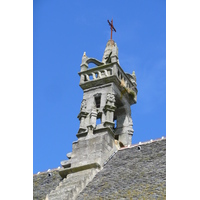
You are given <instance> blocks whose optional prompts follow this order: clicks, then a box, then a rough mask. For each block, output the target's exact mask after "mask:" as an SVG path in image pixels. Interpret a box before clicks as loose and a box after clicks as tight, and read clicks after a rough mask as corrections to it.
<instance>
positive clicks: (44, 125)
mask: <svg viewBox="0 0 200 200" xmlns="http://www.w3.org/2000/svg"><path fill="white" fill-rule="evenodd" d="M112 18H113V23H114V26H115V28H116V30H117V32H116V33H115V32H114V33H113V40H114V41H115V42H116V43H117V45H118V48H119V55H118V56H119V62H120V65H121V67H122V68H123V69H124V71H125V72H127V73H132V71H133V70H134V71H135V74H136V78H137V88H138V98H137V104H135V105H132V107H131V110H132V118H133V129H134V134H133V139H132V143H133V144H135V143H138V142H140V141H147V140H150V139H157V138H161V137H162V136H166V1H165V0H152V1H149V0H140V1H136V0H129V1H123V3H122V1H88V0H85V1H64V0H56V1H53V0H48V1H47V0H43V1H40V0H34V1H33V173H34V174H35V173H37V172H38V171H40V172H42V171H46V170H48V169H52V168H57V167H58V166H60V162H61V161H62V160H65V159H67V157H66V154H67V153H69V152H71V151H72V142H73V141H76V140H77V138H76V134H77V131H78V128H79V120H78V118H77V115H78V113H79V110H80V104H81V101H82V97H83V91H82V89H81V88H80V87H79V80H80V79H79V75H78V72H79V71H80V64H81V59H82V55H83V52H84V51H85V52H86V54H87V56H89V57H93V58H96V59H98V60H101V59H102V56H103V52H104V49H105V46H106V43H107V41H108V40H109V39H110V28H109V25H108V23H107V20H111V19H112Z"/></svg>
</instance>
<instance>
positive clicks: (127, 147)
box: [119, 136, 166, 151]
mask: <svg viewBox="0 0 200 200" xmlns="http://www.w3.org/2000/svg"><path fill="white" fill-rule="evenodd" d="M161 140H166V137H164V136H162V137H161V138H157V139H154V140H153V139H150V140H148V141H145V142H139V143H137V144H133V145H128V146H125V147H121V148H120V149H119V151H121V150H124V149H130V148H133V147H137V146H139V145H144V144H149V143H152V142H157V141H161Z"/></svg>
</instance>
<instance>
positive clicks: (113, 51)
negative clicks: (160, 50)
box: [46, 39, 137, 200]
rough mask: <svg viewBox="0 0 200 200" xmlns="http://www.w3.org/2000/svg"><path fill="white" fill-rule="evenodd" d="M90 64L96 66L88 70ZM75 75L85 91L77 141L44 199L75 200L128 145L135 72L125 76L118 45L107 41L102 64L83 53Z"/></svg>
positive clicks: (131, 131)
mask: <svg viewBox="0 0 200 200" xmlns="http://www.w3.org/2000/svg"><path fill="white" fill-rule="evenodd" d="M89 63H94V64H96V66H95V67H94V68H88V64H89ZM78 74H79V76H80V83H79V85H80V87H81V88H82V89H83V92H84V93H83V99H82V102H81V106H80V112H79V114H78V119H79V120H80V127H79V129H78V131H77V134H76V136H77V138H78V140H77V141H75V142H73V144H72V152H70V153H68V154H67V157H68V158H69V159H68V160H64V161H62V162H61V165H62V168H61V169H60V170H59V174H60V176H61V177H62V178H63V181H62V182H61V183H60V184H59V186H57V188H56V189H55V190H53V191H51V193H50V194H48V195H47V196H46V200H56V199H72V200H73V199H76V197H77V195H78V194H79V193H80V192H81V191H82V190H83V188H84V187H85V186H86V185H87V184H88V183H89V182H90V181H91V180H92V179H93V177H94V176H95V175H96V174H97V173H98V171H99V170H101V169H102V168H103V166H104V164H105V163H106V162H107V161H108V160H109V159H110V157H112V155H113V154H114V153H116V151H117V150H118V149H119V148H120V147H122V146H128V145H131V140H132V135H133V128H132V126H133V123H132V118H131V108H130V106H131V105H132V104H135V103H136V101H137V88H136V86H137V84H136V77H135V73H134V72H133V74H128V73H125V72H124V71H123V69H122V68H121V67H120V65H119V60H118V47H117V44H116V43H115V42H114V41H113V40H112V39H111V40H109V41H108V42H107V44H106V48H105V51H104V55H103V59H102V61H98V60H97V59H95V58H90V57H87V56H86V53H85V52H84V54H83V57H82V63H81V71H80V72H79V73H78Z"/></svg>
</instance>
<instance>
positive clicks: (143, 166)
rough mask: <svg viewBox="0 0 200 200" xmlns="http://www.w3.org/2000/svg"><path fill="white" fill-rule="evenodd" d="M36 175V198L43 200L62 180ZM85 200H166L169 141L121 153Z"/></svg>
mask: <svg viewBox="0 0 200 200" xmlns="http://www.w3.org/2000/svg"><path fill="white" fill-rule="evenodd" d="M48 173H49V172H46V173H41V174H39V175H34V180H33V181H34V192H33V194H34V197H33V199H35V200H36V199H43V198H45V196H46V194H47V193H49V192H50V191H51V190H52V189H55V187H56V186H57V185H58V184H59V182H60V181H62V179H61V178H60V177H59V174H58V170H54V171H52V176H48ZM84 199H87V200H88V199H89V200H90V199H93V200H95V199H121V200H122V199H149V200H151V199H166V139H165V138H163V139H158V140H156V141H149V142H146V143H142V144H137V145H134V146H131V147H129V148H122V149H120V150H119V151H118V152H117V153H116V154H115V155H114V156H113V157H112V158H111V159H110V160H109V161H108V162H107V163H106V164H105V165H104V168H103V169H102V170H101V171H100V172H99V173H98V174H97V175H96V176H95V177H94V179H93V180H92V181H91V182H90V183H89V184H88V185H87V186H86V187H85V189H84V190H83V191H82V192H81V193H80V194H79V195H78V197H77V200H84Z"/></svg>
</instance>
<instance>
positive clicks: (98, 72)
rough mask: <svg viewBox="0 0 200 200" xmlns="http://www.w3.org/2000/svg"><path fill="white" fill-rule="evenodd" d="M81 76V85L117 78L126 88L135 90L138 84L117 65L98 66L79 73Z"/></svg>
mask: <svg viewBox="0 0 200 200" xmlns="http://www.w3.org/2000/svg"><path fill="white" fill-rule="evenodd" d="M79 76H80V85H82V84H85V83H86V82H90V81H96V80H100V79H102V78H106V77H111V76H116V77H117V78H118V80H119V81H120V82H122V85H123V86H124V87H126V88H130V89H134V88H136V86H137V84H136V81H135V80H134V78H131V79H130V76H131V75H130V74H129V75H127V74H126V73H125V72H124V71H123V70H122V69H121V67H120V65H119V64H118V63H117V62H116V63H110V64H107V65H102V66H96V67H94V68H90V69H87V70H84V71H81V72H79Z"/></svg>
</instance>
